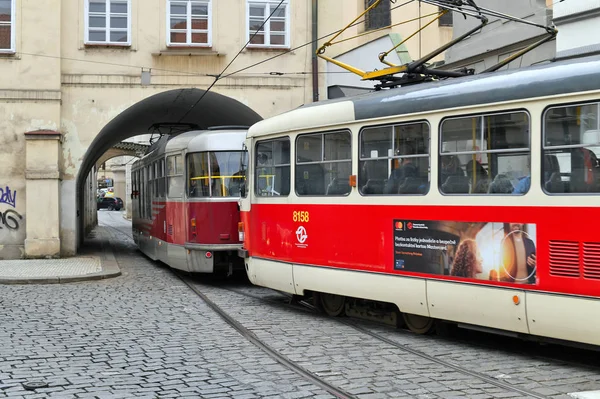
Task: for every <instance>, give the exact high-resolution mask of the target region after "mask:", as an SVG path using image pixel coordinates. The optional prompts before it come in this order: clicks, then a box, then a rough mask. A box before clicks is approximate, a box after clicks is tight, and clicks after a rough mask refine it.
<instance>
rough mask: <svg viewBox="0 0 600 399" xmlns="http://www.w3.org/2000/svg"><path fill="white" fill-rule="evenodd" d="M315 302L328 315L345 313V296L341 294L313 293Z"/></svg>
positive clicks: (335, 315)
mask: <svg viewBox="0 0 600 399" xmlns="http://www.w3.org/2000/svg"><path fill="white" fill-rule="evenodd" d="M315 302H316V305H317V307H318V308H319V309H320V310H322V311H323V312H325V314H327V315H328V316H331V317H338V316H343V315H344V314H345V313H346V297H344V296H342V295H335V294H325V293H322V292H319V293H315Z"/></svg>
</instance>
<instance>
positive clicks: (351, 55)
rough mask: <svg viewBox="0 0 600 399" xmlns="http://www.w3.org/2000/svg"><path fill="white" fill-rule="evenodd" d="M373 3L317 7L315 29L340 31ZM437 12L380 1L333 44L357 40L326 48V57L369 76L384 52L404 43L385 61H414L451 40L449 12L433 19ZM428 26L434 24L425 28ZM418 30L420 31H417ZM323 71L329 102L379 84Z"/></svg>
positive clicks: (356, 0) (329, 67)
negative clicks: (317, 20)
mask: <svg viewBox="0 0 600 399" xmlns="http://www.w3.org/2000/svg"><path fill="white" fill-rule="evenodd" d="M321 1H322V0H321ZM373 1H374V0H353V1H344V6H343V7H341V6H338V7H331V6H330V7H327V8H324V9H323V10H321V9H320V10H319V12H320V13H319V16H318V19H319V31H320V32H324V33H330V32H335V31H337V30H339V29H340V28H341V27H344V26H346V25H347V24H349V23H350V22H351V21H352V20H353V19H354V18H356V16H357V15H359V14H360V13H362V12H364V11H365V10H366V9H367V8H368V7H369V6H370V5H371V4H372V3H373ZM324 3H328V2H327V1H325V2H324ZM329 3H330V2H329ZM439 11H440V10H439V9H438V7H436V6H432V5H430V4H426V3H421V2H420V1H413V2H409V3H406V4H405V2H395V3H392V2H390V1H382V2H381V3H380V4H379V5H378V6H377V8H375V9H374V10H372V11H370V12H369V13H368V14H366V15H365V18H363V19H361V20H359V21H357V23H356V24H355V25H353V26H351V27H350V28H349V29H348V30H347V31H345V32H344V33H343V34H342V35H341V36H340V37H339V38H338V39H336V40H335V41H339V40H343V39H349V38H351V37H354V36H358V37H356V38H355V39H351V40H347V41H341V42H340V43H339V44H334V45H332V46H330V47H328V48H327V49H326V55H327V56H329V57H330V58H333V59H335V60H338V61H342V62H344V63H346V64H349V65H352V66H354V67H357V68H359V69H361V70H363V71H366V72H370V71H374V70H380V69H383V68H385V67H386V65H385V64H383V63H381V62H380V61H379V58H378V56H379V54H380V53H383V52H387V51H389V50H391V49H392V48H393V47H395V46H396V45H398V44H400V43H401V42H402V41H405V42H404V43H403V44H401V45H400V46H399V47H398V48H397V49H396V50H394V51H392V52H390V54H389V55H388V56H387V57H386V60H387V61H390V62H392V63H394V64H395V65H403V64H406V63H408V62H410V61H413V60H417V59H419V58H421V57H422V56H425V55H426V54H429V53H430V52H432V51H434V50H435V49H437V48H439V47H440V46H442V45H443V44H445V43H447V42H449V41H450V40H452V34H453V19H452V14H451V13H449V14H447V15H445V16H443V17H442V18H441V19H439V20H436V21H434V19H435V18H437V14H438V13H439ZM432 21H433V22H432ZM430 22H432V23H431V24H429V25H427V24H428V23H430ZM426 25H427V26H426ZM420 28H423V29H422V30H421V31H420V32H419V33H416V32H418V31H419V29H420ZM320 36H322V35H320ZM411 36H412V37H411ZM320 43H321V42H320ZM444 57H445V53H441V54H440V55H438V56H436V57H434V58H432V60H431V61H432V62H435V61H441V60H444ZM325 71H326V72H327V73H326V74H325V82H324V84H325V86H326V89H327V93H324V94H327V95H328V97H329V98H335V97H340V96H347V95H352V94H354V93H358V92H360V91H361V90H360V89H363V90H368V89H372V88H373V86H374V84H375V83H377V82H373V81H361V79H360V77H359V76H358V75H355V74H353V73H349V72H347V71H345V70H344V69H342V68H340V67H339V66H337V65H335V64H333V63H330V62H327V63H326V64H325Z"/></svg>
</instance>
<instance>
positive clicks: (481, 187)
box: [472, 177, 491, 194]
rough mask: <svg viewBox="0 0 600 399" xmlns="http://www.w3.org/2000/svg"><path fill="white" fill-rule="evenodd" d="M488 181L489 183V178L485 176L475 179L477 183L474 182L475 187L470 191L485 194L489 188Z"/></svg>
mask: <svg viewBox="0 0 600 399" xmlns="http://www.w3.org/2000/svg"><path fill="white" fill-rule="evenodd" d="M490 183H491V180H490V179H489V178H487V177H486V178H483V179H480V180H477V183H476V184H475V188H474V189H473V190H472V193H473V194H487V192H488V190H489V188H490Z"/></svg>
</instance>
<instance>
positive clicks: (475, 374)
mask: <svg viewBox="0 0 600 399" xmlns="http://www.w3.org/2000/svg"><path fill="white" fill-rule="evenodd" d="M220 288H222V289H223V290H227V291H230V292H233V293H237V294H239V295H242V296H246V297H249V298H253V299H257V300H259V301H262V302H267V303H274V304H277V305H282V304H284V303H283V302H281V301H276V300H273V299H268V298H263V297H261V296H259V295H254V294H250V293H247V292H244V291H240V290H238V289H235V288H230V287H220ZM280 294H281V296H282V297H287V298H288V299H290V300H291V299H292V296H291V295H290V294H286V293H280ZM298 303H299V304H300V306H295V305H293V304H292V303H287V306H290V307H294V308H295V309H300V308H303V309H305V310H307V311H310V312H313V313H314V312H317V309H316V308H315V307H314V306H313V305H312V304H310V303H308V302H306V301H300V302H298ZM333 320H335V321H337V322H338V323H340V324H344V325H346V326H348V327H351V328H353V329H354V330H356V331H358V332H360V333H362V334H365V335H368V336H370V337H372V338H374V339H376V340H378V341H381V342H384V343H386V344H388V345H390V346H393V347H394V348H396V349H399V350H401V351H403V352H406V353H410V354H412V355H415V356H417V357H420V358H422V359H425V360H427V361H429V362H432V363H435V364H438V365H440V366H443V367H446V368H448V369H452V370H454V371H456V372H459V373H461V374H463V375H468V376H471V377H474V378H477V379H479V380H481V381H483V382H486V383H488V384H490V385H493V386H495V387H498V388H501V389H504V390H507V391H510V392H514V393H518V394H521V395H524V396H527V397H531V398H537V399H546V398H548V397H547V396H545V395H542V394H539V393H537V392H534V391H531V390H528V389H524V388H519V387H517V386H515V385H512V384H509V383H506V382H502V381H499V380H497V379H495V378H493V377H490V376H487V375H485V374H483V373H480V372H478V371H473V370H470V369H468V368H466V367H463V366H460V365H457V364H454V363H451V362H448V361H446V360H443V359H439V358H437V357H436V356H432V355H428V354H427V353H424V352H422V351H420V350H418V349H413V348H410V347H408V346H407V345H403V344H401V343H399V342H396V341H394V340H392V339H389V338H387V337H384V336H383V335H381V334H379V333H376V332H374V331H371V330H369V329H367V328H365V327H363V326H360V325H358V324H357V323H355V322H353V321H349V320H343V319H341V318H337V319H333Z"/></svg>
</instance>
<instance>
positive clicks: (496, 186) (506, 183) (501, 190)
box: [488, 173, 515, 194]
mask: <svg viewBox="0 0 600 399" xmlns="http://www.w3.org/2000/svg"><path fill="white" fill-rule="evenodd" d="M514 190H515V188H514V187H513V184H512V183H511V181H510V179H509V178H508V176H506V175H504V174H502V173H501V174H498V175H496V177H495V178H494V180H492V182H491V183H490V187H489V189H488V194H512V193H513V191H514Z"/></svg>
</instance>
